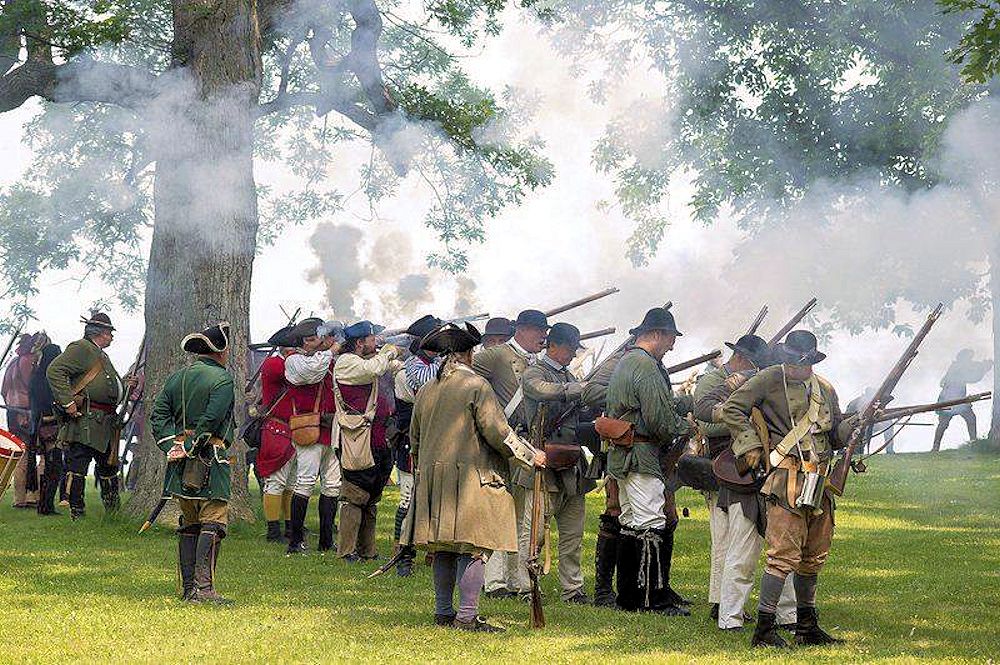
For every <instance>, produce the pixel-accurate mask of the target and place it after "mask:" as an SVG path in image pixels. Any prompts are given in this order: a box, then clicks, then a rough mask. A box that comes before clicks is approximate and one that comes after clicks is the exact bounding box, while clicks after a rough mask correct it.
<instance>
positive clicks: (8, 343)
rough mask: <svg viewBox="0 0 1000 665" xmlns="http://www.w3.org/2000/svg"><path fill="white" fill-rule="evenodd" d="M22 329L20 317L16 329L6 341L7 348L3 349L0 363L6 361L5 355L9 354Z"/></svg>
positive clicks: (22, 321) (22, 322)
mask: <svg viewBox="0 0 1000 665" xmlns="http://www.w3.org/2000/svg"><path fill="white" fill-rule="evenodd" d="M22 330H24V319H21V323H19V324H17V330H16V331H14V334H13V335H11V338H10V341H9V342H7V348H5V349H4V350H3V357H2V358H0V365H3V364H4V363H6V362H7V356H9V355H10V350H11V349H13V348H14V343H15V342H17V338H18V337H20V336H21V331H22Z"/></svg>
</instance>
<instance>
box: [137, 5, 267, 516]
mask: <svg viewBox="0 0 1000 665" xmlns="http://www.w3.org/2000/svg"><path fill="white" fill-rule="evenodd" d="M172 4H173V17H174V44H173V60H174V71H173V72H172V74H173V75H176V81H175V82H174V83H173V84H171V85H170V86H169V87H168V89H167V91H166V92H164V93H163V94H161V95H160V97H159V99H158V100H157V102H156V103H155V104H153V105H152V107H151V108H152V111H151V113H150V117H149V118H147V119H148V121H149V127H148V131H149V134H150V138H151V143H152V145H153V147H154V150H155V155H156V157H157V159H156V184H155V196H154V204H155V208H156V210H155V217H154V220H155V222H154V227H153V242H152V249H151V251H150V257H149V272H148V277H147V282H146V309H145V316H146V330H147V335H148V340H149V355H148V359H147V365H146V395H147V398H146V399H147V400H148V402H149V403H150V404H151V403H152V400H153V398H154V396H155V395H156V394H157V392H158V391H159V389H160V387H161V386H162V385H163V383H164V381H165V379H166V378H167V376H169V374H170V373H171V372H173V371H175V370H177V369H179V368H180V367H182V366H183V365H184V364H185V363H186V362H188V359H187V358H185V357H184V355H185V354H184V353H183V352H182V351H181V349H180V341H181V339H182V338H183V337H184V335H186V334H187V333H190V332H192V331H196V330H201V329H202V328H203V327H204V326H205V325H206V324H210V323H215V322H217V321H220V320H224V321H228V322H229V323H230V324H231V325H232V331H233V347H232V353H231V360H230V369H231V370H232V372H233V373H234V374H235V375H236V388H237V415H238V416H242V413H243V408H242V406H243V399H242V397H243V394H242V388H243V384H244V381H245V376H246V358H247V341H248V328H249V309H250V277H251V271H252V267H253V259H254V253H255V249H256V239H257V197H256V187H255V184H254V178H253V158H252V142H253V122H254V111H255V108H256V105H257V101H258V95H259V91H260V76H261V57H260V34H259V26H258V24H257V13H256V2H255V1H254V0H213V2H206V1H205V0H174V2H173V3H172ZM147 413H148V410H147ZM237 447H238V448H239V450H238V451H237V458H236V461H235V463H234V468H233V475H232V478H233V496H232V500H231V503H230V510H231V516H232V517H233V518H236V519H253V512H252V510H251V508H250V501H249V494H248V491H247V472H246V471H247V469H246V464H245V456H244V452H245V449H244V447H243V445H242V443H239V444H238V446H237ZM137 463H138V464H139V465H140V466H139V468H138V481H137V485H136V490H135V493H134V494H133V496H132V500H131V501H130V503H129V507H128V508H129V511H130V512H131V513H132V514H134V515H144V514H146V513H147V511H149V510H150V509H151V508H152V507H153V506H154V505H155V504H156V502H157V500H158V499H159V498H160V493H161V488H162V483H163V472H164V469H165V466H166V465H165V459H164V456H163V454H162V453H161V452H160V451H159V450H158V449H157V448H156V447H155V444H154V442H153V441H152V437H151V435H149V434H147V435H145V436H144V437H143V440H142V441H141V443H140V454H139V455H138V459H137Z"/></svg>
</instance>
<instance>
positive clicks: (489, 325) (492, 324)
mask: <svg viewBox="0 0 1000 665" xmlns="http://www.w3.org/2000/svg"><path fill="white" fill-rule="evenodd" d="M486 335H501V336H505V337H513V336H514V322H513V321H511V320H510V319H505V318H503V317H502V316H496V317H493V318H492V319H490V320H489V321H487V322H486V330H485V331H483V336H486Z"/></svg>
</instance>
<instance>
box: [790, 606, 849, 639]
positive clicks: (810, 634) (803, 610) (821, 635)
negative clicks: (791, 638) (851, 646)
mask: <svg viewBox="0 0 1000 665" xmlns="http://www.w3.org/2000/svg"><path fill="white" fill-rule="evenodd" d="M795 616H796V617H797V621H796V623H795V643H796V644H802V645H813V644H842V643H843V642H844V640H839V639H837V638H836V637H833V636H832V635H829V634H828V633H827V632H826V631H824V630H823V629H822V628H820V627H819V615H818V614H817V613H816V608H815V607H796V608H795Z"/></svg>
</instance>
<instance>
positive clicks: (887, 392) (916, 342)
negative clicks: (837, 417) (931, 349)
mask: <svg viewBox="0 0 1000 665" xmlns="http://www.w3.org/2000/svg"><path fill="white" fill-rule="evenodd" d="M943 311H944V305H943V304H938V306H937V307H935V308H934V311H932V312H931V313H930V314H929V315H928V316H927V321H925V322H924V325H923V326H921V327H920V330H918V331H917V334H916V335H914V336H913V339H912V340H910V343H909V344H908V345H907V347H906V350H904V351H903V355H902V356H900V358H899V360H898V361H897V362H896V364H895V365H894V366H893V368H892V370H891V371H890V372H889V374H888V376H886V377H885V380H884V381H882V385H881V386H879V389H878V390H877V391H875V396H874V397H873V398H872V400H871V401H870V402H868V404H867V405H865V408H864V410H863V411H862V412H861V417H860V419H859V421H858V426H857V427H856V428H855V429H854V431H853V432H852V433H851V437H850V439H848V441H847V447H846V448H845V449H844V454H843V456H842V457H840V459H838V460H837V463H836V464H835V465H834V467H833V470H832V471H830V475H829V477H828V478H827V481H826V484H827V486H828V487H829V488H830V491H831V492H833V493H834V494H836V495H837V496H841V495H843V493H844V487H845V486H846V485H847V475H848V471H849V470H850V469H851V468H852V464H851V462H852V459H853V457H854V452H855V451H856V450H857V449H858V448H859V447H861V446H862V445H863V444H864V439H865V436H866V433H868V432H869V431H870V429H871V426H872V425H873V424H874V423H875V422H876V419H877V417H878V414H879V412H880V411H882V410H883V409H884V407H885V405H886V404H888V403H889V401H890V400H891V399H892V391H894V390H895V389H896V385H897V384H898V383H899V380H900V379H901V378H903V374H904V373H905V372H906V370H907V369H908V368H909V366H910V364H911V363H913V360H914V358H916V357H917V350H918V349H919V348H920V345H921V344H922V343H923V341H924V340H925V339H926V338H927V335H928V334H930V332H931V328H933V327H934V324H935V323H937V320H938V319H939V318H941V313H942V312H943ZM854 471H855V473H864V471H865V467H864V464H863V463H861V462H859V463H858V464H857V465H854Z"/></svg>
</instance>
